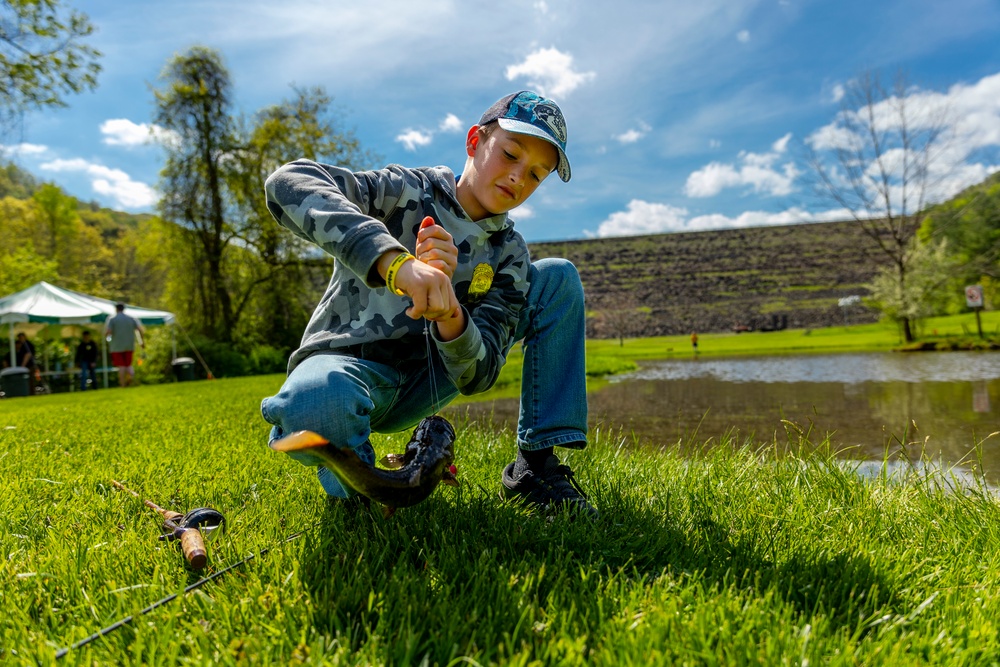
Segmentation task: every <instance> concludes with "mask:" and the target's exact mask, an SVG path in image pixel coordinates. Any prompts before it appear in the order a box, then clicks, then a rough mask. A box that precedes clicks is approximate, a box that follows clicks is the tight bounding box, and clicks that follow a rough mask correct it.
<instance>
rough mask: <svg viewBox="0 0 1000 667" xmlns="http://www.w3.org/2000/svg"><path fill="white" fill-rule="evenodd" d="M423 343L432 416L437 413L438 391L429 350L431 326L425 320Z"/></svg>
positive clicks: (431, 354) (432, 358) (431, 352)
mask: <svg viewBox="0 0 1000 667" xmlns="http://www.w3.org/2000/svg"><path fill="white" fill-rule="evenodd" d="M424 342H426V343H427V377H428V379H429V381H430V383H431V407H432V408H434V412H433V413H432V414H435V415H436V414H437V413H438V409H439V406H438V391H437V378H436V377H434V357H433V351H432V350H431V325H430V322H428V321H427V320H426V319H425V320H424Z"/></svg>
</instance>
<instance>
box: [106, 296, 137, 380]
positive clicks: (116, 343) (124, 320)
mask: <svg viewBox="0 0 1000 667" xmlns="http://www.w3.org/2000/svg"><path fill="white" fill-rule="evenodd" d="M115 311H117V312H116V313H115V314H114V315H113V316H112V317H109V318H108V320H107V322H105V323H104V337H105V338H107V339H108V351H109V352H110V353H111V363H112V365H114V366H115V367H116V368H118V386H119V387H128V386H129V385H131V384H132V379H133V378H134V377H135V368H133V367H132V355H133V354H134V353H135V337H136V334H138V336H139V344H140V345H141V346H142V349H143V350H145V349H146V339H145V338H144V337H143V334H145V333H146V330H145V329H143V328H142V325H141V324H139V322H138V320H136V319H135V318H132V317H129V316H128V315H126V314H125V304H124V303H121V302H118V303H116V304H115Z"/></svg>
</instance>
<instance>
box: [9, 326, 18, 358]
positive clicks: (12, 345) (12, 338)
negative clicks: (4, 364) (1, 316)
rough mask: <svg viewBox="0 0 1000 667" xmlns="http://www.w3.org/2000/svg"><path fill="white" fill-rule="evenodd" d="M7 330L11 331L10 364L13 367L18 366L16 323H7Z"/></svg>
mask: <svg viewBox="0 0 1000 667" xmlns="http://www.w3.org/2000/svg"><path fill="white" fill-rule="evenodd" d="M7 330H8V331H9V332H10V365H11V368H13V367H14V366H17V352H15V351H14V323H13V322H11V323H10V324H8V325H7Z"/></svg>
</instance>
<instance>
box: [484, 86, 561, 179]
mask: <svg viewBox="0 0 1000 667" xmlns="http://www.w3.org/2000/svg"><path fill="white" fill-rule="evenodd" d="M493 121H496V122H497V124H498V125H500V127H502V128H503V129H505V130H507V131H508V132H514V133H515V134H529V135H531V136H533V137H538V138H539V139H544V140H545V141H547V142H549V143H550V144H552V145H553V146H555V147H556V151H558V153H559V162H558V163H557V164H556V171H557V172H558V173H559V178H561V179H562V180H563V181H564V182H566V181H569V178H570V173H571V172H570V168H569V158H568V157H566V119H565V118H564V117H563V113H562V110H561V109H560V108H559V105H558V104H556V103H555V102H553V101H552V100H550V99H548V98H545V97H541V96H539V95H537V94H535V93H533V92H531V91H530V90H522V91H520V92H517V93H511V94H510V95H507V96H506V97H504V98H501V99H499V100H497V102H496V103H495V104H494V105H493V106H491V107H490V108H489V109H487V110H486V113H484V114H483V117H482V118H480V119H479V124H480V125H486V124H488V123H492V122H493Z"/></svg>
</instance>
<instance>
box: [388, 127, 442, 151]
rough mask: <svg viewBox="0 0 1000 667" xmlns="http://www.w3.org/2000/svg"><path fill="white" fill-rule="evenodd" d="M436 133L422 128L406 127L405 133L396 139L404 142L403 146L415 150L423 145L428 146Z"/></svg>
mask: <svg viewBox="0 0 1000 667" xmlns="http://www.w3.org/2000/svg"><path fill="white" fill-rule="evenodd" d="M433 138H434V135H433V134H432V133H430V132H421V131H420V130H413V129H409V128H407V129H405V130H403V133H402V134H400V135H398V136H397V137H396V141H398V142H399V143H401V144H403V146H404V147H405V148H406V150H408V151H415V150H417V148H419V147H421V146H428V145H430V143H431V140H432V139H433Z"/></svg>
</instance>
